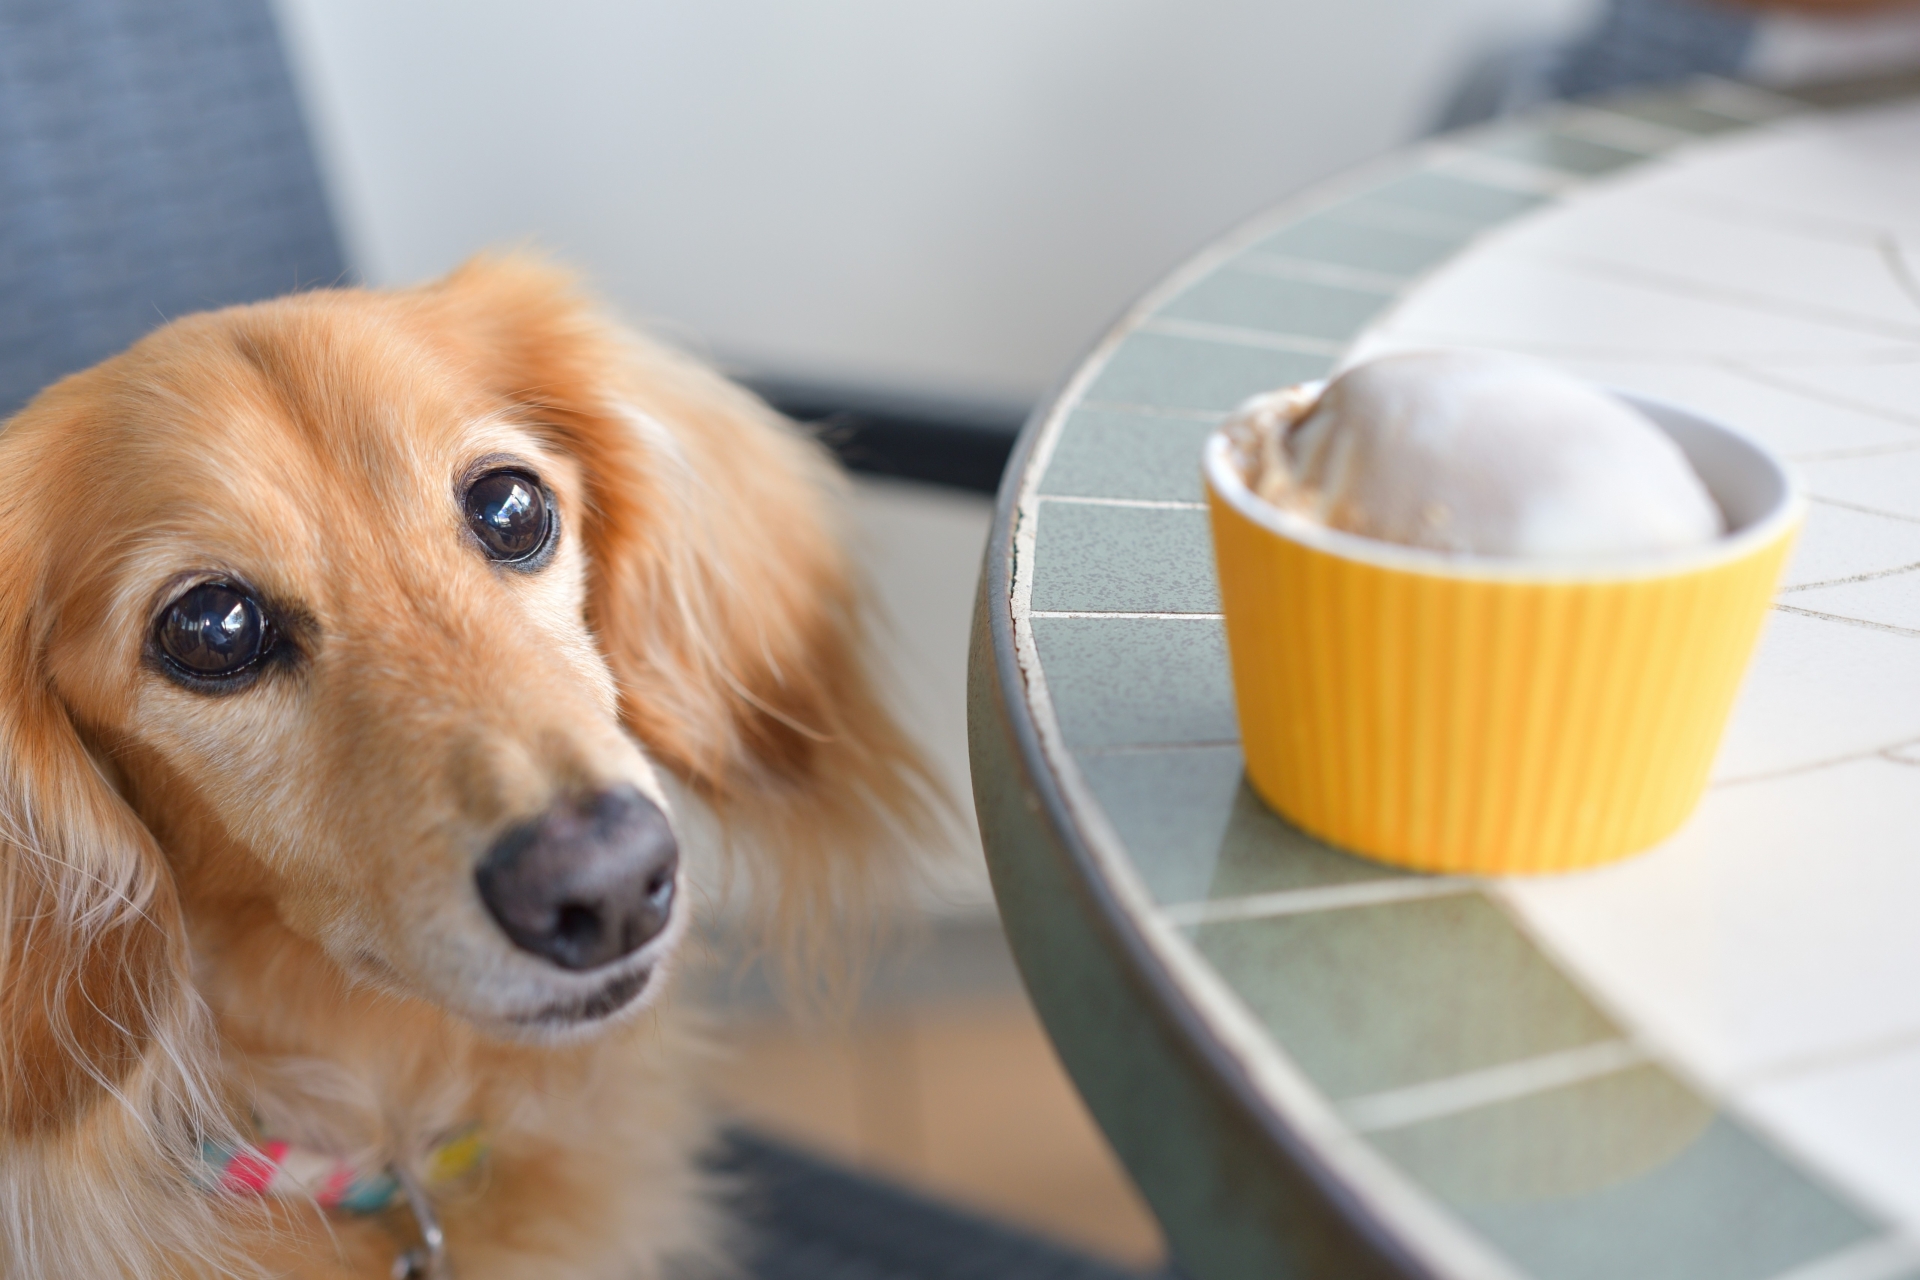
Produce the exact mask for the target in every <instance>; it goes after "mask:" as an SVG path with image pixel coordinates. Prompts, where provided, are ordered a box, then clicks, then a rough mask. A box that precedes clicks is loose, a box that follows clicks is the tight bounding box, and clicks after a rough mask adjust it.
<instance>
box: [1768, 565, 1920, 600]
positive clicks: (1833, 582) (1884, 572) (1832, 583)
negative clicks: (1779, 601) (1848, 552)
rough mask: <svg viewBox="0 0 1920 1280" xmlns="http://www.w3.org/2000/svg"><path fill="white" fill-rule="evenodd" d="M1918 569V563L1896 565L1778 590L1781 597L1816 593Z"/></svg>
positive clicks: (1876, 580)
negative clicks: (1809, 592)
mask: <svg viewBox="0 0 1920 1280" xmlns="http://www.w3.org/2000/svg"><path fill="white" fill-rule="evenodd" d="M1915 569H1920V561H1915V562H1914V563H1913V564H1903V565H1896V566H1895V567H1894V568H1891V569H1875V570H1873V571H1872V572H1870V573H1856V574H1854V575H1853V576H1852V577H1851V578H1826V579H1823V580H1822V581H1819V582H1801V583H1796V584H1795V585H1793V586H1791V587H1782V588H1780V594H1781V595H1783V596H1784V595H1790V594H1791V593H1793V592H1795V591H1817V590H1819V589H1820V588H1821V587H1850V586H1852V585H1854V584H1855V583H1859V582H1878V581H1879V580H1880V579H1882V578H1897V577H1899V576H1900V575H1901V574H1904V573H1912V572H1913V571H1914V570H1915Z"/></svg>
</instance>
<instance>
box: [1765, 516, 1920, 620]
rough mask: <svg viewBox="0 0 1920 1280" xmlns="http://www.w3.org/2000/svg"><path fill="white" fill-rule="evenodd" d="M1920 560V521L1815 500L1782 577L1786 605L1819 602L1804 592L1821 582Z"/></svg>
mask: <svg viewBox="0 0 1920 1280" xmlns="http://www.w3.org/2000/svg"><path fill="white" fill-rule="evenodd" d="M1912 564H1920V522H1915V521H1912V520H1896V519H1894V518H1893V517H1891V516H1882V515H1870V514H1868V513H1866V512H1862V511H1852V510H1849V509H1848V508H1846V507H1836V506H1832V505H1829V504H1827V503H1824V502H1815V503H1812V504H1810V505H1809V506H1808V508H1807V523H1806V527H1805V528H1804V529H1802V530H1801V531H1800V541H1799V543H1798V544H1797V545H1796V546H1795V547H1794V549H1793V558H1792V559H1791V560H1790V561H1788V563H1787V571H1786V573H1785V574H1783V575H1782V577H1781V586H1782V587H1783V588H1784V589H1785V594H1783V595H1782V596H1781V597H1780V600H1781V603H1783V604H1796V605H1805V606H1806V607H1807V608H1813V607H1815V606H1813V605H1810V604H1807V602H1806V600H1805V599H1804V598H1802V597H1803V596H1804V594H1805V592H1804V591H1803V590H1796V588H1810V587H1812V586H1815V585H1817V584H1821V583H1838V582H1840V581H1841V580H1842V579H1847V578H1858V577H1861V576H1863V575H1866V574H1881V573H1887V572H1889V571H1891V570H1897V569H1903V568H1905V567H1906V566H1908V565H1912Z"/></svg>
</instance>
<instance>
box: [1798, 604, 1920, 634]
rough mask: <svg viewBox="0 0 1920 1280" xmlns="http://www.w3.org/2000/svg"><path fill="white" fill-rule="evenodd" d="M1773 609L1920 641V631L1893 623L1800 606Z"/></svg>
mask: <svg viewBox="0 0 1920 1280" xmlns="http://www.w3.org/2000/svg"><path fill="white" fill-rule="evenodd" d="M1773 607H1774V608H1775V609H1776V610H1778V611H1779V612H1781V613H1796V614H1799V615H1800V616H1801V617H1803V618H1814V619H1817V620H1819V621H1821V622H1837V623H1839V624H1840V625H1841V626H1843V627H1860V628H1862V629H1864V630H1867V631H1884V632H1886V633H1887V634H1888V635H1895V636H1910V637H1913V638H1915V639H1920V631H1916V630H1915V629H1914V628H1912V627H1896V626H1894V625H1893V624H1892V623H1891V622H1874V621H1871V620H1869V619H1867V618H1849V617H1847V616H1846V615H1845V614H1839V613H1822V612H1820V611H1819V610H1818V609H1802V608H1800V607H1799V606H1798V605H1791V604H1781V603H1779V602H1778V601H1775V602H1774V605H1773Z"/></svg>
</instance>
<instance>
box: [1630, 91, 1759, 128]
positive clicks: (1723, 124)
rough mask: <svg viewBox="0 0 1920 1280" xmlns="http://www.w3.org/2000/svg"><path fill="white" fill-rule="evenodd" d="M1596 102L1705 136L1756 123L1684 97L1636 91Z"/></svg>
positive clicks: (1750, 126)
mask: <svg viewBox="0 0 1920 1280" xmlns="http://www.w3.org/2000/svg"><path fill="white" fill-rule="evenodd" d="M1593 105H1594V106H1596V107H1598V108H1600V109H1601V110H1602V111H1611V112H1612V113H1613V114H1614V115H1617V116H1628V117H1631V118H1632V119H1635V120H1645V121H1646V122H1647V123H1649V124H1657V125H1660V126H1661V127H1663V128H1667V129H1675V130H1678V131H1679V132H1681V133H1692V134H1697V135H1699V136H1700V137H1703V138H1710V137H1713V136H1714V135H1715V134H1721V133H1734V132H1737V131H1738V130H1741V129H1751V128H1752V127H1753V121H1751V120H1743V119H1741V118H1740V117H1738V116H1729V115H1723V114H1721V113H1720V112H1718V111H1713V110H1710V109H1708V108H1706V107H1702V106H1699V105H1697V104H1695V103H1692V102H1688V101H1686V100H1685V99H1683V98H1664V97H1661V98H1656V97H1648V96H1643V95H1641V94H1638V93H1634V94H1628V95H1626V96H1624V97H1620V98H1613V99H1604V100H1602V101H1599V102H1596V103H1594V104H1593Z"/></svg>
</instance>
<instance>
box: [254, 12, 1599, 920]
mask: <svg viewBox="0 0 1920 1280" xmlns="http://www.w3.org/2000/svg"><path fill="white" fill-rule="evenodd" d="M276 4H277V8H278V12H279V16H280V21H281V26H282V30H283V34H284V36H285V39H286V42H287V44H288V47H289V50H290V54H291V57H292V61H293V69H294V74H295V79H296V81H297V83H298V85H299V88H300V91H301V93H302V96H303V98H304V100H305V106H306V111H307V115H308V119H309V123H310V125H311V126H312V129H313V132H314V134H315V137H316V142H317V144H318V149H319V154H320V162H321V166H322V169H323V172H324V176H325V178H326V180H327V185H328V187H329V190H330V193H331V196H332V199H333V201H334V205H335V215H336V219H337V221H338V223H339V225H340V227H341V230H342V233H343V235H344V237H345V241H346V248H347V252H348V257H349V260H350V261H351V262H352V263H353V264H354V266H355V267H356V268H357V269H358V270H359V271H360V272H361V273H362V274H363V275H364V276H365V277H366V278H367V279H368V281H369V282H371V283H374V284H401V283H407V282H410V281H414V280H418V279H421V278H424V277H427V276H431V275H434V274H437V273H439V272H442V271H444V270H446V269H448V268H449V267H451V266H453V265H454V264H456V263H457V262H459V261H460V260H461V259H462V258H464V257H465V256H466V255H468V254H470V253H473V252H474V251H476V250H478V249H481V248H485V247H487V246H490V245H506V244H523V243H531V244H534V245H538V246H542V247H545V248H548V249H551V250H553V251H554V252H556V253H557V254H558V255H560V256H561V257H562V258H564V259H565V260H567V261H569V262H571V263H573V264H574V265H576V266H577V267H579V268H580V269H581V270H582V271H583V273H584V274H585V276H586V277H587V279H588V280H589V282H590V283H591V284H592V286H593V287H594V288H595V289H597V290H598V291H600V292H601V293H602V294H603V295H605V296H607V297H608V298H609V299H610V300H611V301H612V302H614V303H615V304H616V305H617V306H618V307H620V308H621V309H622V310H623V311H624V312H625V314H626V315H627V316H629V317H630V318H632V319H635V320H639V321H643V322H645V323H648V324H650V325H652V326H654V327H656V328H658V329H660V330H663V331H665V332H667V333H668V334H670V335H672V336H675V337H676V338H678V339H679V340H680V341H682V342H684V343H688V344H690V345H692V346H694V347H695V348H696V349H698V350H701V351H703V352H704V353H706V354H707V355H709V356H711V357H713V358H715V359H718V360H719V361H721V362H722V363H724V364H726V365H727V366H728V367H730V368H732V369H734V370H736V371H738V372H743V373H747V374H753V375H759V376H762V377H765V376H774V377H779V378H784V379H788V380H794V381H799V382H803V383H805V382H812V383H819V384H824V385H827V386H838V387H847V388H856V389H865V390H872V391H882V392H885V391H895V392H908V393H912V394H916V395H920V396H929V397H935V398H946V399H952V400H956V401H975V402H980V403H983V404H990V405H992V404H998V405H1024V404H1026V403H1029V402H1031V401H1032V400H1034V399H1035V398H1036V397H1037V396H1039V395H1040V394H1041V393H1042V392H1043V391H1044V390H1045V389H1046V388H1047V386H1048V385H1050V384H1051V383H1052V382H1053V381H1054V380H1056V379H1057V378H1059V377H1061V376H1062V375H1063V374H1064V373H1065V372H1066V371H1067V369H1068V367H1069V365H1070V364H1071V363H1072V362H1073V361H1074V359H1075V357H1076V356H1077V355H1078V353H1079V352H1081V351H1082V350H1083V349H1085V348H1086V347H1087V346H1088V345H1089V344H1090V343H1091V342H1092V341H1093V340H1094V339H1095V338H1096V337H1097V336H1098V334H1099V332H1100V331H1101V330H1102V329H1103V328H1104V327H1105V326H1106V324H1107V323H1108V322H1109V321H1110V320H1112V319H1113V318H1114V317H1115V316H1116V315H1117V314H1118V312H1119V311H1120V310H1121V308H1122V307H1124V306H1125V304H1126V303H1127V302H1128V301H1129V299H1131V298H1132V297H1133V296H1134V295H1135V294H1137V293H1139V292H1140V291H1141V290H1143V289H1144V288H1146V287H1147V286H1148V285H1150V284H1152V283H1153V281H1154V280H1155V279H1156V278H1158V277H1159V276H1160V275H1162V274H1163V273H1164V272H1165V271H1167V270H1168V269H1169V268H1171V267H1172V266H1174V265H1175V264H1176V263H1178V262H1179V261H1181V260H1182V259H1183V258H1185V257H1186V256H1187V255H1188V254H1190V253H1191V252H1193V251H1194V250H1195V249H1197V248H1199V247H1200V246H1201V245H1202V244H1204V243H1205V242H1206V241H1207V240H1209V239H1210V238H1211V237H1213V236H1214V235H1216V234H1217V233H1219V232H1221V231H1222V230H1224V229H1225V228H1227V227H1229V226H1231V225H1232V224H1233V223H1235V222H1237V221H1238V220H1240V219H1242V218H1244V217H1247V216H1248V215H1250V214H1252V213H1253V212H1255V211H1257V210H1258V209H1260V208H1262V207H1263V206H1265V205H1268V204H1271V203H1273V202H1275V201H1278V200H1280V199H1282V198H1284V197H1286V196H1288V195H1290V194H1293V193H1294V192H1296V191H1298V190H1299V189H1300V188H1302V187H1304V186H1306V185H1307V184H1309V183H1311V182H1312V181H1314V180H1315V179H1317V178H1321V177H1323V176H1327V175H1329V174H1331V173H1334V172H1336V171H1338V170H1340V169H1342V168H1345V167H1347V166H1350V165H1353V164H1355V163H1358V162H1360V161H1363V160H1365V159H1368V158H1370V157H1372V156H1374V155H1376V154H1378V153H1379V152H1381V151H1383V150H1385V149H1387V148H1390V147H1392V146H1395V145H1397V144H1400V143H1403V142H1405V141H1408V140H1410V139H1412V138H1413V137H1415V136H1417V135H1418V134H1420V133H1421V132H1422V131H1423V130H1424V129H1425V128H1426V127H1427V126H1428V124H1429V123H1430V122H1431V121H1432V119H1433V118H1434V116H1435V115H1436V114H1437V112H1438V111H1439V109H1440V107H1441V105H1442V103H1443V102H1444V101H1445V99H1446V97H1447V95H1448V94H1449V92H1450V91H1451V90H1452V89H1453V87H1454V86H1455V85H1456V84H1457V83H1458V81H1459V79H1460V77H1461V76H1462V75H1463V74H1464V73H1465V71H1466V69H1467V67H1468V66H1469V65H1470V64H1471V63H1472V62H1473V60H1474V59H1475V58H1476V57H1478V56H1481V55H1483V54H1485V53H1486V52H1488V51H1490V50H1493V49H1497V48H1499V47H1502V46H1504V45H1510V44H1512V43H1515V42H1517V41H1520V40H1525V39H1528V38H1539V37H1543V36H1546V35H1550V34H1553V33H1556V32H1561V31H1565V30H1567V29H1569V28H1571V27H1573V26H1574V25H1576V24H1578V23H1579V22H1580V21H1582V20H1583V19H1584V18H1585V17H1586V16H1587V14H1588V13H1589V12H1590V11H1591V10H1592V8H1593V7H1594V6H1593V3H1592V0H1178V2H1177V3H1176V2H1173V0H965V2H964V3H947V4H933V3H925V2H924V0H921V2H916V0H733V2H732V3H727V4H701V3H692V2H690V0H679V2H678V3H666V2H664V0H549V2H547V3H539V4H534V3H530V2H528V0H276ZM989 508H990V504H989V502H988V500H987V499H986V498H985V497H983V496H980V495H977V494H970V493H961V492H957V491H951V490H941V489H934V488H929V487H926V486H919V485H911V484H904V483H900V482H894V481H864V482H863V483H862V485H861V489H860V502H859V510H858V511H857V512H856V513H855V515H856V517H857V520H858V524H859V528H860V530H861V534H862V538H863V542H864V548H863V549H864V554H865V557H866V561H867V566H868V570H869V572H870V574H871V575H872V577H873V578H874V580H875V581H876V583H877V585H878V587H879V591H880V594H881V596H882V598H883V601H884V602H885V604H886V606H887V611H888V612H889V613H890V614H891V615H892V617H893V620H894V628H895V631H894V644H893V646H892V650H893V659H894V665H895V666H896V668H897V669H898V671H899V673H900V681H901V685H902V689H903V692H902V699H903V701H904V703H905V705H906V707H907V709H908V710H907V713H908V714H909V716H910V717H911V719H912V721H913V723H914V724H915V726H916V727H917V728H918V730H919V732H920V735H921V736H922V738H923V739H924V740H925V741H926V742H927V743H928V744H929V745H930V746H931V747H932V749H933V751H934V753H935V755H936V757H937V758H938V760H939V761H940V763H941V765H942V767H943V770H944V772H945V774H946V776H947V778H948V779H949V782H950V783H951V786H952V789H953V791H954V794H955V798H956V799H958V800H960V801H961V806H962V808H963V810H969V811H970V804H969V803H968V801H969V800H970V792H969V790H968V786H967V769H966V728H965V704H964V688H965V655H966V644H967V628H968V621H969V617H970V615H971V611H972V600H973V588H974V582H975V578H976V575H977V571H978V568H979V564H980V553H981V548H982V546H983V544H984V542H985V538H986V529H987V523H988V515H989ZM970 817H971V815H970V812H968V814H967V819H968V820H969V821H970ZM966 843H967V844H968V847H969V848H975V849H977V844H976V842H974V841H973V840H972V839H971V838H969V839H968V840H967V841H966ZM969 865H970V866H971V868H972V870H971V871H963V872H962V873H961V874H960V875H959V877H958V879H957V880H956V881H954V882H953V883H951V884H949V885H948V886H947V888H946V889H945V891H944V896H945V898H946V899H947V900H948V901H949V902H951V903H952V904H954V905H957V906H960V907H962V908H985V907H987V906H988V905H989V904H990V899H989V898H988V897H987V890H986V886H985V880H984V875H983V874H981V873H980V867H979V863H978V855H977V852H975V854H974V856H973V857H972V858H971V859H970V860H969Z"/></svg>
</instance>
